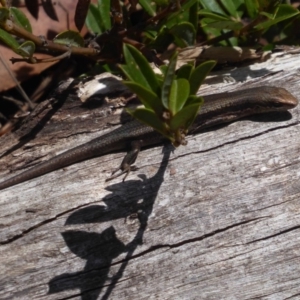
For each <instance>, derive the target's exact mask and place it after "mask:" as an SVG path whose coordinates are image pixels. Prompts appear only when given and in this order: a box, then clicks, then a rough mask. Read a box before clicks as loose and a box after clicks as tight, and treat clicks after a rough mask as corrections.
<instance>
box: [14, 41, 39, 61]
mask: <svg viewBox="0 0 300 300" xmlns="http://www.w3.org/2000/svg"><path fill="white" fill-rule="evenodd" d="M34 51H35V44H34V43H33V42H32V41H26V42H24V43H23V44H22V45H20V46H19V47H18V49H16V50H15V52H16V53H17V54H19V55H21V56H22V57H32V55H33V54H34Z"/></svg>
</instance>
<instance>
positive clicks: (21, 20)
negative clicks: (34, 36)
mask: <svg viewBox="0 0 300 300" xmlns="http://www.w3.org/2000/svg"><path fill="white" fill-rule="evenodd" d="M9 13H10V15H11V16H12V20H13V22H14V23H15V24H16V25H18V26H20V27H22V28H24V29H25V30H27V31H29V32H32V28H31V25H30V22H29V20H28V19H27V17H26V16H25V15H24V13H23V12H22V11H20V10H19V9H17V8H16V7H11V8H10V9H9Z"/></svg>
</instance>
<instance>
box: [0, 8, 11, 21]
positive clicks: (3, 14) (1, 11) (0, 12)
mask: <svg viewBox="0 0 300 300" xmlns="http://www.w3.org/2000/svg"><path fill="white" fill-rule="evenodd" d="M8 17H9V10H8V8H6V7H0V22H5V21H6V20H7V19H8Z"/></svg>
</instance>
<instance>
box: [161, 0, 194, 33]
mask: <svg viewBox="0 0 300 300" xmlns="http://www.w3.org/2000/svg"><path fill="white" fill-rule="evenodd" d="M197 2H198V0H188V1H185V2H184V3H181V9H180V10H177V11H176V12H174V13H171V14H169V15H167V16H166V18H164V21H163V22H162V24H164V25H166V26H167V27H169V28H171V27H172V26H174V25H175V24H177V23H179V22H182V21H189V10H190V9H191V7H193V5H194V4H195V3H197Z"/></svg>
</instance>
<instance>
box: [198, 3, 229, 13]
mask: <svg viewBox="0 0 300 300" xmlns="http://www.w3.org/2000/svg"><path fill="white" fill-rule="evenodd" d="M199 2H200V4H201V5H202V7H203V8H204V9H207V10H209V11H211V12H215V13H218V14H222V15H225V12H224V10H223V9H222V8H221V6H220V5H219V3H218V2H217V1H214V0H199Z"/></svg>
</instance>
